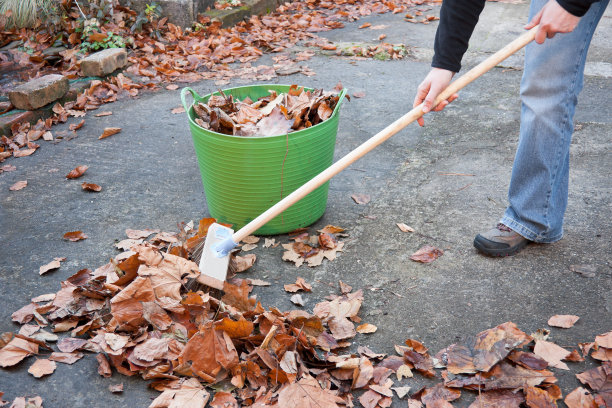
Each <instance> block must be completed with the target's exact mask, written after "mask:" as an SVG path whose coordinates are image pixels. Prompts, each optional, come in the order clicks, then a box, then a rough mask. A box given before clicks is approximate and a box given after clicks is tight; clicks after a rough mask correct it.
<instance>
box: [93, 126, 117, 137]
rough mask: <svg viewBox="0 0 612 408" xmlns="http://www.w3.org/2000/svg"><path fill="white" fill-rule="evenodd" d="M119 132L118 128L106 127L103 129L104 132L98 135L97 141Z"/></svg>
mask: <svg viewBox="0 0 612 408" xmlns="http://www.w3.org/2000/svg"><path fill="white" fill-rule="evenodd" d="M119 132H121V128H118V127H107V128H104V131H103V132H102V135H100V137H99V138H98V139H106V138H107V137H109V136H112V135H116V134H117V133H119Z"/></svg>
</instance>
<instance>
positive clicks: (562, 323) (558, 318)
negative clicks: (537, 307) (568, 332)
mask: <svg viewBox="0 0 612 408" xmlns="http://www.w3.org/2000/svg"><path fill="white" fill-rule="evenodd" d="M578 319H580V318H579V317H578V316H574V315H554V316H552V317H551V318H550V319H548V325H549V326H553V327H561V328H563V329H569V328H570V327H573V326H574V323H576V322H577V321H578Z"/></svg>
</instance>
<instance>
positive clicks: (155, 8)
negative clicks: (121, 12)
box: [130, 2, 162, 32]
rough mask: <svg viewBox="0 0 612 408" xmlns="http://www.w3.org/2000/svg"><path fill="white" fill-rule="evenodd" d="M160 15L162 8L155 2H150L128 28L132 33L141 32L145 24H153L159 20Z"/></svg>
mask: <svg viewBox="0 0 612 408" xmlns="http://www.w3.org/2000/svg"><path fill="white" fill-rule="evenodd" d="M161 15H162V8H161V6H160V5H159V4H157V3H156V2H152V3H149V4H147V6H146V8H145V9H144V10H142V11H141V12H140V14H138V16H137V17H136V20H135V21H134V24H132V27H130V30H131V31H132V32H135V31H142V27H143V26H144V25H145V24H150V23H153V22H154V21H155V20H157V19H159V18H160V17H161Z"/></svg>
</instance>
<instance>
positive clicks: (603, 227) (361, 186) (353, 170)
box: [0, 3, 612, 408]
mask: <svg viewBox="0 0 612 408" xmlns="http://www.w3.org/2000/svg"><path fill="white" fill-rule="evenodd" d="M527 8H528V6H527V5H526V4H507V3H488V4H487V7H486V9H485V12H484V14H483V16H482V18H481V23H480V24H479V26H478V28H477V30H476V33H475V35H474V37H473V41H472V44H471V47H470V50H469V52H468V54H467V55H466V59H465V62H466V65H467V66H468V67H469V66H472V65H474V64H475V63H477V62H478V61H480V60H482V59H483V58H484V57H485V56H486V55H487V54H489V53H491V52H492V51H494V50H496V49H498V48H500V47H501V46H502V45H504V44H505V43H506V42H508V41H510V40H511V39H513V38H514V37H515V36H516V35H517V34H518V33H520V32H521V31H522V29H521V27H522V24H523V23H524V22H525V18H526V17H525V16H526V15H527ZM611 17H612V10H610V9H608V12H607V14H606V16H605V17H604V19H603V21H602V22H601V24H600V27H599V29H598V32H597V33H596V34H595V38H594V40H593V44H592V49H591V52H590V55H589V62H588V64H587V74H588V75H587V76H586V78H585V88H584V91H583V92H582V94H581V97H580V104H579V107H578V110H577V113H576V124H577V128H578V129H579V130H577V131H576V133H575V136H574V141H573V144H572V150H571V152H572V158H571V160H572V170H571V186H570V195H569V206H568V209H567V214H566V223H565V238H564V239H563V240H562V241H560V242H558V243H556V244H553V245H531V246H529V247H528V248H527V249H526V250H524V251H523V252H521V253H520V254H518V255H517V256H514V257H511V258H505V259H490V258H486V257H483V256H481V255H479V254H477V253H476V251H475V250H474V248H473V247H472V239H473V237H474V235H475V234H476V233H478V232H479V231H481V230H483V229H485V228H488V227H490V226H491V225H493V224H494V223H495V222H496V221H497V220H498V218H499V217H500V215H501V214H502V212H503V210H504V208H505V206H506V191H507V187H508V182H509V177H510V169H511V165H512V160H513V156H514V151H515V148H516V143H517V135H518V129H519V107H520V101H519V97H518V87H519V81H520V77H521V70H520V67H521V60H522V56H521V55H517V56H515V57H513V58H512V59H511V60H510V61H509V62H507V63H506V64H504V67H499V68H496V69H494V70H492V71H491V72H489V73H487V74H486V75H485V76H483V77H482V78H480V79H478V80H477V81H476V82H474V83H473V84H471V85H470V86H469V87H468V88H467V89H465V90H464V91H463V92H461V96H460V99H459V100H458V101H457V102H456V103H453V104H452V105H451V106H449V108H448V109H446V111H445V112H443V113H438V114H435V115H430V116H429V117H427V125H426V127H425V128H419V127H418V126H417V125H416V124H415V125H411V126H409V127H408V128H407V129H405V130H403V131H401V132H400V133H399V134H397V135H396V136H394V137H393V138H392V139H390V140H389V141H387V142H386V143H385V144H383V145H382V146H380V147H379V148H377V149H376V150H375V151H373V152H372V153H370V154H369V155H367V156H365V157H364V158H363V159H361V160H360V161H358V162H357V163H355V164H354V165H352V166H351V167H350V168H349V169H347V170H346V171H344V172H343V173H341V174H339V175H338V176H337V177H336V178H335V179H334V180H333V181H332V182H331V186H330V194H329V201H328V207H327V211H326V213H325V215H324V217H323V218H322V219H321V220H320V221H318V222H317V223H316V224H315V225H314V226H313V228H312V231H314V229H315V228H319V227H322V226H324V225H326V224H334V225H340V226H342V227H344V228H346V229H347V230H348V232H349V233H350V238H349V239H348V242H347V244H346V246H345V248H346V249H345V252H344V253H343V254H342V255H341V256H340V257H339V258H338V259H336V260H335V261H333V262H327V263H324V264H323V265H322V266H319V267H317V268H313V269H309V268H307V267H305V266H303V267H301V268H299V269H297V268H295V267H294V266H293V265H292V264H290V263H285V262H283V261H282V260H281V253H282V250H281V248H280V247H278V248H274V249H270V248H268V249H264V248H261V247H260V248H258V249H257V250H255V251H254V253H256V254H257V256H258V261H257V263H256V264H255V266H254V267H253V268H252V269H251V270H250V272H248V276H249V277H253V278H261V279H266V280H269V281H271V282H272V283H273V285H272V286H270V287H265V288H256V290H255V292H256V294H257V295H258V298H259V299H260V300H261V301H262V303H263V304H264V305H267V306H276V307H278V308H280V309H281V310H289V309H292V308H295V306H294V305H292V304H291V303H290V301H289V297H290V294H288V293H286V292H285V291H284V290H283V288H282V285H283V284H286V283H292V282H295V278H296V277H297V276H301V277H303V278H305V279H306V281H308V282H311V283H312V284H313V292H312V293H310V294H307V295H305V296H304V298H305V299H306V300H307V304H306V306H305V309H306V310H308V311H312V308H313V307H314V305H315V304H316V303H317V302H318V301H320V300H322V299H323V297H324V296H326V295H327V294H329V293H330V292H333V291H334V290H335V289H334V288H332V287H330V286H331V285H333V284H336V283H337V281H338V280H339V279H341V280H343V281H344V282H346V283H348V284H350V285H352V286H353V287H354V288H356V289H357V288H364V289H365V301H364V304H363V308H362V311H361V316H362V317H363V320H364V321H365V322H369V323H373V324H375V325H376V326H378V331H377V332H376V333H375V334H370V335H358V336H357V337H356V338H355V339H354V345H353V347H354V349H356V346H357V345H367V346H369V347H371V348H372V349H373V350H376V351H378V352H386V353H393V345H394V344H402V343H403V342H404V340H405V339H406V338H409V337H410V338H415V339H418V340H421V341H423V342H424V343H425V345H426V346H428V347H429V348H430V350H431V351H432V352H434V353H435V352H437V351H438V350H439V349H441V348H443V347H445V346H446V345H449V344H451V343H454V342H457V341H461V340H462V339H465V338H466V337H467V336H470V335H473V334H476V333H477V332H479V331H481V330H484V329H487V328H490V327H493V326H495V325H498V324H500V323H503V322H506V321H513V322H515V323H516V324H517V325H518V326H519V327H520V328H521V329H523V330H524V331H526V332H528V333H530V332H532V331H534V330H536V329H538V328H541V327H546V322H547V320H548V318H549V317H550V316H552V315H555V314H576V315H578V316H580V320H579V321H578V323H577V324H576V326H575V327H574V328H572V329H568V330H563V329H552V337H551V339H552V340H553V341H554V342H556V343H557V344H560V345H562V346H567V347H572V346H575V345H577V343H579V342H586V341H592V340H593V339H594V336H595V335H597V334H600V333H603V332H606V331H609V330H611V329H612V255H611V252H610V250H611V247H612V232H611V231H612V203H611V197H612V182H611V181H610V174H611V173H612V142H611V140H612V116H611V115H610V105H611V102H612V99H611V98H610V89H612V69H611V67H612V65H611V62H612V61H611V60H610V55H612V41H610V38H611V36H612V19H611ZM363 22H371V23H372V25H380V24H384V25H388V28H386V29H384V30H380V31H373V30H370V29H362V30H359V29H358V28H357V27H358V26H359V25H361V24H362V23H363ZM436 26H437V24H435V23H432V24H429V25H420V24H419V25H416V24H410V23H407V22H404V21H403V19H402V16H401V15H390V14H389V15H372V16H369V17H367V18H364V19H362V20H360V21H359V22H356V23H352V24H347V26H346V28H344V29H340V30H334V31H330V32H327V33H323V35H324V36H325V37H328V38H329V39H331V40H332V41H335V42H344V43H347V42H352V41H354V42H358V43H363V42H375V39H376V38H377V37H378V36H379V35H380V34H381V33H383V32H384V33H386V34H387V35H388V37H387V41H389V42H404V43H406V44H408V45H410V46H412V47H414V48H412V57H411V58H409V59H407V60H402V61H376V60H360V61H353V60H350V59H347V58H339V57H335V56H325V55H317V56H316V57H314V58H313V59H312V60H310V61H308V62H307V65H308V66H310V67H311V68H312V69H313V70H314V71H316V73H317V75H316V76H313V77H305V76H301V75H293V76H289V77H280V78H278V79H277V81H276V82H279V83H299V84H301V85H307V86H311V87H319V88H321V87H322V88H325V89H331V88H333V87H334V85H336V84H337V83H338V81H342V83H343V85H344V86H345V87H347V88H348V89H349V90H350V92H351V93H353V92H356V91H363V92H365V97H363V98H353V99H352V101H351V102H349V103H345V104H344V106H343V107H342V111H341V119H340V127H339V131H338V142H337V146H336V152H335V155H336V157H337V158H339V157H341V156H343V155H344V154H346V153H348V152H349V151H350V150H351V149H352V148H354V147H356V146H357V145H358V144H359V143H361V142H363V141H364V140H366V139H367V138H369V137H370V136H371V135H373V134H375V133H376V132H378V131H379V130H381V129H382V128H384V127H385V126H386V125H387V124H388V123H390V122H391V121H392V120H394V119H396V118H398V117H399V116H401V115H402V114H403V113H405V112H406V111H407V110H408V109H409V108H410V107H411V103H412V99H413V95H414V92H415V89H416V86H417V85H418V83H419V82H420V81H421V79H422V78H423V77H424V75H425V74H426V73H427V71H428V69H429V60H430V58H431V54H432V50H431V48H432V44H433V37H434V33H435V29H436ZM293 51H297V50H292V52H293ZM266 61H269V59H266V58H264V59H263V60H262V63H264V62H266ZM241 84H242V83H241V82H239V81H234V82H232V83H231V84H230V85H227V86H228V87H229V86H234V85H241ZM194 88H195V89H196V90H197V91H199V92H200V93H201V94H205V93H208V92H210V91H213V90H215V89H216V88H217V86H215V85H214V84H213V83H210V82H202V83H199V84H195V86H194ZM179 104H180V102H179V97H178V91H174V92H170V91H163V92H157V93H152V94H145V95H142V96H141V98H140V99H137V100H123V101H120V102H117V103H115V104H112V105H107V106H106V107H104V110H112V111H113V112H114V114H113V115H112V116H107V117H102V118H94V117H93V115H91V114H90V115H88V116H87V119H86V124H85V126H84V127H83V128H82V129H81V130H80V131H79V132H78V137H77V138H75V139H73V140H70V141H63V142H61V143H58V144H56V145H52V144H49V143H43V146H42V147H41V149H39V151H38V152H37V153H36V154H34V155H32V156H30V157H26V158H21V159H17V160H9V161H8V163H10V164H14V165H16V166H17V171H14V172H10V173H4V174H2V175H0V191H1V192H2V193H0V242H1V245H0V270H1V272H0V288H2V296H1V298H0V299H1V300H0V305H1V306H0V331H1V332H4V331H17V330H18V326H17V325H15V324H13V323H12V322H11V319H10V315H11V313H12V312H13V311H15V310H16V309H18V308H19V307H21V306H23V305H25V304H26V303H27V302H28V301H29V299H30V298H31V297H33V296H35V295H38V294H42V293H48V292H55V291H57V290H58V289H59V283H60V281H62V280H64V279H65V278H67V277H68V276H70V275H71V274H73V273H74V272H76V271H78V270H79V269H81V268H86V267H89V268H95V267H97V266H100V265H102V264H104V263H106V262H107V261H108V259H109V258H110V257H112V256H114V255H115V254H116V253H117V251H116V250H115V249H114V248H113V243H114V242H115V241H116V240H120V239H123V238H125V234H124V230H125V229H126V228H137V229H140V228H161V229H163V230H169V231H175V230H176V225H177V223H178V222H181V221H189V220H191V219H194V220H197V219H199V218H201V217H204V216H207V210H206V204H205V196H204V191H203V188H202V185H201V181H200V175H199V172H198V167H197V164H196V160H195V155H194V151H193V145H192V141H191V138H190V134H189V130H188V127H187V121H186V119H185V116H184V115H173V114H171V113H170V110H171V109H172V108H175V107H177V106H179ZM107 126H118V127H121V128H122V129H123V130H122V132H121V133H119V134H118V135H115V136H112V137H110V138H108V139H105V140H98V139H97V138H98V136H99V135H100V134H101V132H102V129H103V128H104V127H107ZM64 128H67V125H66V126H62V127H59V128H58V129H56V131H57V130H62V129H64ZM81 164H86V165H88V166H89V170H88V171H87V173H86V174H85V176H84V177H83V178H82V179H79V180H66V179H65V178H64V176H65V174H67V173H68V171H70V170H71V169H73V168H74V167H76V166H77V165H81ZM444 173H464V174H472V176H452V175H444ZM24 179H27V180H28V186H27V187H26V188H25V189H23V190H21V191H16V192H11V191H9V187H10V186H11V185H12V184H13V183H15V182H16V181H18V180H24ZM82 181H88V182H94V183H98V184H100V185H101V186H102V187H103V189H104V190H103V191H102V192H100V193H97V194H95V193H85V192H83V191H82V190H81V187H80V184H81V182H82ZM356 193H367V194H370V195H371V197H372V200H371V202H370V203H369V204H367V205H357V204H355V203H354V202H353V201H352V199H351V194H356ZM366 216H368V217H366ZM398 222H404V223H406V224H408V225H410V226H412V227H413V228H414V229H415V230H416V231H417V233H412V234H410V233H402V232H401V231H400V230H399V229H398V228H397V227H396V225H395V224H396V223H398ZM74 230H82V231H84V232H85V233H86V234H87V235H88V236H89V238H88V239H87V240H84V241H80V242H76V243H74V242H68V241H64V240H62V235H63V234H64V233H65V232H67V231H74ZM278 238H279V239H281V240H286V237H283V236H281V237H278ZM425 244H430V245H435V246H438V247H440V248H442V249H444V251H445V253H444V255H443V256H442V257H441V258H439V259H438V260H436V261H435V262H433V263H432V264H428V265H424V264H419V263H415V262H412V261H410V259H409V257H410V255H411V254H412V253H413V252H414V251H416V250H417V249H418V248H420V247H421V246H422V245H425ZM53 257H66V258H67V261H66V262H64V263H63V264H62V266H61V268H60V269H59V270H58V271H55V272H51V273H48V274H47V275H44V276H42V277H41V276H39V275H38V268H39V266H41V265H43V264H46V263H48V262H50V261H51V260H52V259H53ZM572 265H590V266H592V267H594V268H595V269H596V273H595V276H594V277H591V278H587V277H585V276H582V275H579V274H577V273H575V272H572V270H571V269H570V267H571V266H572ZM375 288H382V290H373V289H375ZM32 362H33V359H32V358H30V359H28V360H27V361H26V362H24V363H21V364H20V365H19V366H18V367H16V368H13V369H2V370H0V391H4V392H5V393H6V394H5V399H10V400H12V399H13V398H14V397H16V396H21V395H24V394H29V395H40V396H42V397H43V399H44V400H45V402H44V406H45V407H46V408H49V407H103V406H113V407H144V406H147V405H148V404H149V403H150V401H151V398H154V397H155V396H156V395H158V393H157V392H155V391H151V390H149V389H147V383H146V382H145V381H143V380H141V379H139V378H126V377H123V376H121V375H118V374H116V373H115V374H114V375H113V377H112V378H111V379H104V378H102V377H100V376H99V375H98V374H97V363H96V361H95V359H94V358H92V357H91V356H90V357H87V358H84V359H83V360H81V361H79V362H77V363H76V364H75V365H73V366H67V365H64V364H58V369H57V370H56V372H55V373H54V374H53V375H51V376H48V377H45V378H43V379H41V380H37V379H34V378H33V377H32V376H31V375H29V374H28V373H27V368H28V367H29V365H30V364H31V363H32ZM590 366H591V363H589V362H585V363H571V367H572V370H571V371H570V372H562V370H556V372H557V375H558V377H559V379H560V386H561V388H562V389H563V391H564V394H567V393H569V392H570V391H571V390H572V389H573V388H575V387H576V386H577V385H578V382H577V380H576V379H575V377H574V374H576V373H578V372H581V371H584V369H585V368H587V367H590ZM119 382H123V383H124V385H125V391H124V392H123V394H120V395H115V394H111V393H110V392H109V391H108V386H109V385H110V384H115V383H119ZM423 384H426V382H425V381H424V380H423V379H422V377H420V376H418V375H416V376H415V379H411V380H404V381H403V385H409V386H411V387H413V389H418V388H419V387H420V386H421V385H423ZM472 399H473V396H471V395H467V394H466V396H464V397H463V398H462V399H461V401H460V402H458V403H456V406H467V405H468V404H469V402H470V401H471V400H472ZM395 402H396V403H395V404H394V406H404V405H403V404H405V402H404V403H400V402H399V400H396V401H395Z"/></svg>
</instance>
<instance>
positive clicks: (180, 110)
mask: <svg viewBox="0 0 612 408" xmlns="http://www.w3.org/2000/svg"><path fill="white" fill-rule="evenodd" d="M170 113H172V114H173V115H177V114H179V113H185V108H183V107H182V106H179V107H177V108H174V109H172V110H171V111H170Z"/></svg>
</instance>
